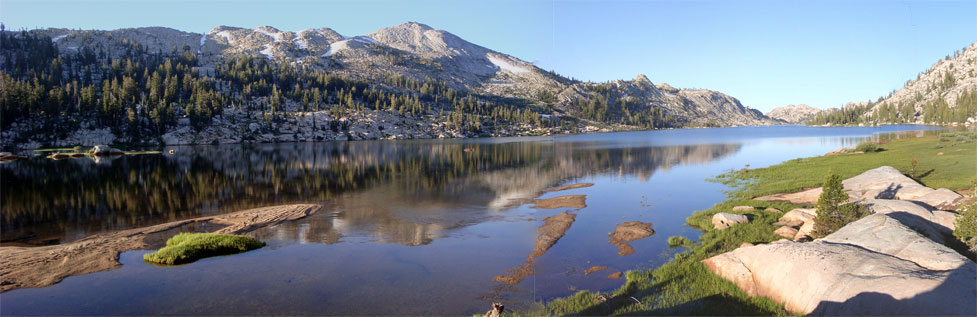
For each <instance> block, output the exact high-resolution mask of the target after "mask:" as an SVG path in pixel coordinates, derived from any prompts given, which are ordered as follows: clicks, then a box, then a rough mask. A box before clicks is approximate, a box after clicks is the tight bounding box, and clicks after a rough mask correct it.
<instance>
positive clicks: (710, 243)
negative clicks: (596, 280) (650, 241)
mask: <svg viewBox="0 0 977 317" xmlns="http://www.w3.org/2000/svg"><path fill="white" fill-rule="evenodd" d="M735 206H754V207H756V208H757V210H754V211H749V212H734V211H732V210H733V207H735ZM767 207H774V208H777V209H780V210H791V209H793V208H796V207H798V206H795V205H791V204H787V203H772V202H761V201H753V200H727V201H725V202H722V203H719V204H716V205H714V206H713V207H712V208H709V209H707V210H702V211H697V212H695V213H694V214H692V216H691V217H689V218H688V219H686V222H687V223H688V224H689V225H690V226H692V227H694V228H696V229H699V230H701V231H703V232H704V234H703V235H702V236H700V237H699V241H698V242H692V241H690V240H688V239H687V238H684V237H671V238H669V242H670V244H671V242H673V241H674V242H676V243H680V244H683V245H684V244H686V243H685V242H680V241H688V242H687V243H688V247H689V251H687V252H684V253H679V254H676V255H675V258H674V259H672V260H671V261H669V262H668V263H666V264H664V265H662V266H661V267H659V268H657V269H654V270H648V271H629V272H627V282H626V283H625V285H624V286H622V287H621V288H620V289H617V290H615V291H614V292H611V293H608V294H605V295H606V296H607V297H608V298H609V299H608V300H607V301H604V302H601V301H599V300H598V299H597V294H598V293H595V292H591V291H580V292H577V293H576V294H574V295H571V296H568V297H564V298H559V299H556V300H553V301H551V302H548V303H546V304H545V305H542V307H540V308H537V309H536V310H532V311H529V312H527V313H526V315H547V316H555V315H789V312H787V311H786V310H785V309H784V307H783V305H781V304H778V303H775V302H773V301H771V300H769V299H766V298H761V297H750V296H748V295H746V293H743V292H742V291H741V290H740V289H739V287H737V286H736V285H735V284H733V283H731V282H729V281H726V280H724V279H723V278H721V277H719V276H717V275H715V274H712V273H711V272H709V270H708V269H707V268H706V267H705V265H703V264H702V263H701V262H699V261H701V260H704V259H706V258H709V257H712V256H715V255H718V254H721V253H724V252H727V251H731V250H733V249H736V248H737V247H739V246H740V244H742V243H743V242H750V243H766V242H771V241H776V240H779V239H780V238H781V237H780V236H777V235H775V234H773V231H774V229H776V227H774V226H773V223H774V222H776V221H777V220H779V218H780V216H781V214H780V213H774V212H766V211H764V209H766V208H767ZM719 212H728V213H736V214H743V215H747V217H748V218H750V222H749V223H743V224H737V225H733V226H732V227H729V228H727V229H724V230H714V229H712V228H713V226H712V216H713V215H715V214H716V213H719ZM632 297H633V298H632Z"/></svg>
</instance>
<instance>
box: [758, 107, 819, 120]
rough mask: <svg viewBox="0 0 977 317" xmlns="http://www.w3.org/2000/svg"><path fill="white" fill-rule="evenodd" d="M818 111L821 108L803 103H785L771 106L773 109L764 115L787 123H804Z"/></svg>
mask: <svg viewBox="0 0 977 317" xmlns="http://www.w3.org/2000/svg"><path fill="white" fill-rule="evenodd" d="M820 112H821V109H818V108H814V107H811V106H808V105H804V104H801V105H787V106H783V107H777V108H773V110H770V112H767V113H766V116H767V117H770V119H775V120H781V121H784V122H787V123H805V122H807V121H808V120H810V119H811V118H814V116H815V115H817V114H818V113H820Z"/></svg>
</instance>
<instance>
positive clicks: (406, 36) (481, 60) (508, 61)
mask: <svg viewBox="0 0 977 317" xmlns="http://www.w3.org/2000/svg"><path fill="white" fill-rule="evenodd" d="M30 32H32V33H34V34H37V35H43V36H48V37H50V38H51V41H52V43H53V44H54V45H56V46H57V48H58V50H59V51H60V52H61V54H62V55H73V54H79V53H83V52H96V53H97V55H98V56H105V57H106V58H112V59H120V58H124V57H126V56H129V55H128V54H132V52H131V48H132V47H133V46H132V44H133V43H136V44H138V45H137V46H138V48H139V52H142V53H143V54H163V55H164V56H166V55H168V54H170V55H178V54H188V53H190V54H194V55H195V56H196V61H197V66H196V67H195V69H196V70H198V71H199V73H200V74H202V75H204V76H213V74H214V72H215V66H216V65H217V63H219V62H220V61H222V60H224V59H225V58H228V57H231V56H236V55H240V54H244V55H250V56H256V57H263V58H267V60H268V61H271V62H273V63H276V64H289V65H292V66H294V67H295V68H296V69H300V70H301V69H314V70H322V71H327V72H329V73H335V74H341V75H344V76H351V77H353V78H362V79H366V80H371V79H376V78H380V77H382V76H388V75H396V76H405V77H407V78H412V79H416V80H423V79H425V78H433V79H437V80H441V81H444V82H445V83H447V85H448V86H449V87H451V88H454V89H456V90H458V91H468V92H472V93H476V94H480V95H484V96H495V97H498V98H515V99H519V100H528V101H529V102H531V103H535V104H536V107H538V109H544V110H543V111H542V114H543V116H544V117H549V116H570V117H572V116H575V115H576V114H575V113H573V110H572V109H570V108H569V104H570V103H571V102H573V101H574V100H577V99H580V98H597V97H599V96H601V95H607V94H610V95H613V96H616V97H618V98H622V99H623V100H626V101H627V102H628V103H629V104H632V105H634V106H633V107H634V109H635V111H639V112H645V111H651V110H654V109H660V110H662V111H663V112H664V115H665V116H667V117H668V118H670V120H672V121H674V123H675V124H676V125H679V126H687V125H692V126H731V125H767V124H775V123H776V121H774V120H770V119H769V118H767V117H766V116H764V115H763V114H762V113H760V112H759V111H756V110H754V109H750V108H748V107H745V106H743V105H742V104H741V103H740V102H739V100H737V99H735V98H733V97H731V96H728V95H725V94H722V93H720V92H716V91H711V90H705V89H676V88H674V87H671V86H670V85H668V84H665V83H659V84H657V85H656V84H653V83H652V82H651V81H650V80H648V78H647V77H646V76H644V75H638V76H637V77H636V78H634V79H633V80H618V81H614V82H610V83H593V82H581V81H576V80H571V79H568V78H565V77H562V76H559V75H557V74H555V73H552V72H548V71H544V70H542V69H540V68H538V67H536V66H535V65H533V64H532V63H529V62H525V61H523V60H520V59H518V58H515V57H513V56H510V55H507V54H504V53H500V52H497V51H493V50H491V49H488V48H485V47H482V46H479V45H476V44H473V43H470V42H468V41H465V40H464V39H462V38H460V37H458V36H456V35H453V34H451V33H449V32H447V31H443V30H437V29H434V28H432V27H430V26H427V25H424V24H421V23H416V22H408V23H404V24H401V25H397V26H393V27H388V28H383V29H380V30H377V31H376V32H373V33H371V34H367V35H359V36H352V37H347V36H344V35H342V34H339V33H338V32H336V31H334V30H332V29H329V28H312V29H305V30H300V31H283V30H279V29H276V28H274V27H271V26H260V27H255V28H250V29H249V28H239V27H231V26H218V27H215V28H214V29H212V30H211V31H209V32H208V33H206V34H199V33H192V32H183V31H179V30H174V29H170V28H164V27H144V28H132V29H119V30H112V31H100V30H69V29H44V30H34V31H30ZM11 34H14V33H11ZM542 95H550V96H555V97H556V98H555V99H553V100H541V99H540V98H541V97H540V96H542ZM285 102H286V104H287V106H286V108H289V107H291V108H293V109H292V110H290V111H289V113H286V116H289V115H290V116H292V118H289V120H287V121H291V122H294V123H293V124H284V125H280V126H279V127H269V126H267V125H265V124H262V123H261V122H260V120H254V119H253V118H242V117H241V116H240V114H237V113H234V111H233V110H234V109H233V108H232V107H231V106H230V105H228V108H227V109H225V110H229V111H228V112H227V113H225V114H224V115H222V116H220V117H218V118H215V119H214V121H213V122H211V123H210V124H209V126H208V127H206V128H204V129H202V131H197V130H192V131H191V129H190V128H189V127H188V126H187V125H186V124H180V125H178V126H177V127H174V128H172V129H171V130H169V131H166V133H165V134H166V135H167V137H165V138H164V139H163V140H162V141H163V143H165V144H169V145H172V144H201V143H231V142H242V140H240V139H248V140H249V141H253V142H271V141H285V140H287V141H295V140H298V141H302V140H306V141H314V140H335V139H360V138H365V139H382V138H399V137H398V136H397V135H401V137H402V138H417V137H468V136H473V135H465V134H464V133H457V131H444V130H443V129H439V128H437V127H432V126H433V125H435V124H434V123H430V122H420V121H419V120H405V119H403V118H400V121H410V122H405V123H404V124H397V127H398V129H400V131H392V132H391V131H388V132H387V133H378V132H379V131H380V130H386V129H387V128H389V127H390V126H391V124H386V123H385V122H375V121H373V120H376V119H377V118H379V117H385V116H387V115H385V114H381V113H367V114H363V115H362V116H360V117H357V118H353V117H349V118H330V119H333V120H349V121H351V124H352V125H359V126H361V127H362V129H361V130H364V131H357V132H355V133H350V134H349V135H347V134H345V133H329V132H328V131H315V132H308V133H300V132H298V131H300V130H302V129H303V126H304V124H303V123H301V122H303V121H304V120H306V119H305V118H308V117H317V116H318V117H322V116H324V115H325V114H324V113H310V112H304V113H297V112H295V110H294V108H296V105H297V104H298V103H299V101H297V100H286V101H285ZM611 106H616V105H611ZM378 112H382V111H378ZM357 115H359V114H357ZM391 116H392V117H401V116H398V115H396V114H393V115H391ZM371 117H372V118H371ZM381 120H386V119H381ZM397 120H398V119H397V118H389V120H387V121H397ZM254 123H257V124H259V126H258V129H252V127H251V125H252V124H254ZM242 124H243V126H242ZM83 125H84V124H83ZM25 126H27V127H30V126H33V124H32V123H30V122H21V124H20V127H19V128H18V127H16V126H15V127H12V128H10V129H7V131H3V132H4V133H5V135H4V136H3V138H2V139H3V140H9V139H11V138H12V137H14V136H17V135H30V132H29V131H28V130H29V129H28V128H27V127H25ZM405 126H410V127H412V128H403V127H405ZM103 128H104V127H99V126H90V127H87V128H85V127H83V128H82V129H81V130H79V131H72V132H70V133H68V134H69V135H70V136H69V137H68V138H61V139H59V140H56V141H54V142H53V143H55V144H51V143H52V142H50V141H39V140H38V141H37V143H36V144H34V143H32V142H31V141H27V142H25V143H27V144H25V145H23V146H22V147H27V148H29V147H36V146H40V145H41V143H45V144H48V145H61V144H65V145H68V144H83V145H90V144H86V143H89V141H91V142H93V144H94V143H113V142H119V141H122V142H124V141H125V140H119V139H118V137H117V136H116V135H114V134H113V133H111V131H107V129H103ZM535 128H538V127H535V126H532V127H528V126H527V127H525V129H523V128H517V129H516V131H508V132H505V133H499V134H500V135H528V134H546V133H554V132H555V133H561V131H552V129H551V131H535V132H534V131H533V130H534V129H535ZM579 129H580V130H582V131H585V132H586V131H609V130H629V129H635V127H631V126H616V125H604V124H597V123H594V122H590V121H589V120H581V121H580V123H579ZM252 130H261V131H260V133H258V132H256V133H253V134H252V133H250V132H251V131H252ZM366 130H369V131H368V132H369V133H367V131H366ZM242 131H243V132H245V134H244V135H249V137H247V138H245V137H244V136H242ZM359 132H363V133H359ZM4 142H6V141H4Z"/></svg>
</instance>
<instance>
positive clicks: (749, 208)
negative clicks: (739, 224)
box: [733, 206, 756, 212]
mask: <svg viewBox="0 0 977 317" xmlns="http://www.w3.org/2000/svg"><path fill="white" fill-rule="evenodd" d="M754 210H756V208H755V207H753V206H736V207H733V211H735V212H747V211H754Z"/></svg>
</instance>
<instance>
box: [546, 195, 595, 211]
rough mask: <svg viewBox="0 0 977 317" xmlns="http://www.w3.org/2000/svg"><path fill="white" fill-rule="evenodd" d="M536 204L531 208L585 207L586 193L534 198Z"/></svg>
mask: <svg viewBox="0 0 977 317" xmlns="http://www.w3.org/2000/svg"><path fill="white" fill-rule="evenodd" d="M533 202H534V203H535V204H536V205H535V206H533V208H540V209H557V208H577V209H579V208H586V207H587V195H566V196H559V197H553V198H546V199H535V200H533Z"/></svg>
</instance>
